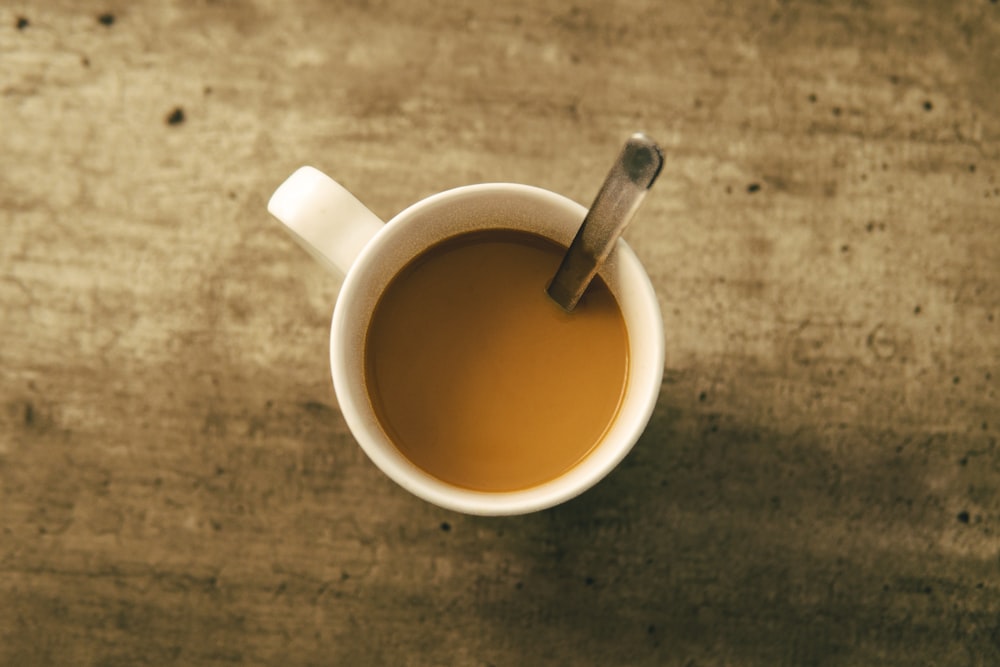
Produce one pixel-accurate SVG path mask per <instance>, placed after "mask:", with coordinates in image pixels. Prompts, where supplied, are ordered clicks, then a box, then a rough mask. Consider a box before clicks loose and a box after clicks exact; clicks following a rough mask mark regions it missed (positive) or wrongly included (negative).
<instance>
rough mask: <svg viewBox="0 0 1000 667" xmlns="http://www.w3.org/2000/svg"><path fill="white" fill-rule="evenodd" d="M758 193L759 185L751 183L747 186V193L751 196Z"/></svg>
mask: <svg viewBox="0 0 1000 667" xmlns="http://www.w3.org/2000/svg"><path fill="white" fill-rule="evenodd" d="M759 191H760V183H751V184H750V185H748V186H747V192H749V193H750V194H753V193H755V192H759Z"/></svg>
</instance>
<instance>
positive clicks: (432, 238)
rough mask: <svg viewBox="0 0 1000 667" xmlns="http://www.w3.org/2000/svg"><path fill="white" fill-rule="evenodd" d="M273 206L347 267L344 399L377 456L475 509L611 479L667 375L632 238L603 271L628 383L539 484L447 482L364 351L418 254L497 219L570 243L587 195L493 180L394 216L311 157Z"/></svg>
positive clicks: (342, 321)
mask: <svg viewBox="0 0 1000 667" xmlns="http://www.w3.org/2000/svg"><path fill="white" fill-rule="evenodd" d="M268 210H269V211H270V213H271V214H272V215H274V216H275V217H276V218H277V219H278V220H280V221H281V222H282V223H283V224H284V226H285V229H286V230H287V231H288V232H289V233H290V234H291V235H292V237H293V238H294V239H295V240H296V241H298V242H299V244H300V245H302V247H303V248H304V249H305V250H306V251H307V252H308V253H309V254H310V255H312V256H313V257H315V258H316V259H317V260H319V261H320V262H321V263H322V264H323V265H324V266H326V267H327V268H328V269H330V270H331V271H333V272H335V273H339V274H342V275H343V276H344V282H343V284H342V286H341V289H340V293H339V295H338V297H337V303H336V306H335V308H334V313H333V323H332V327H331V331H330V366H331V370H332V374H333V384H334V390H335V392H336V395H337V401H338V403H339V405H340V410H341V412H342V414H343V416H344V419H345V421H346V422H347V425H348V428H350V430H351V432H352V434H353V435H354V437H355V438H356V439H357V441H358V444H359V445H360V446H361V447H362V449H363V450H364V451H365V453H366V454H367V455H368V457H369V458H370V459H371V460H372V462H373V463H374V464H375V465H376V466H377V467H378V468H379V469H381V470H382V471H383V472H384V473H385V474H386V475H388V476H389V477H390V478H391V479H392V480H394V481H395V482H396V483H398V484H399V485H400V486H402V487H403V488H405V489H407V490H408V491H410V492H411V493H413V494H414V495H416V496H418V497H420V498H423V499H424V500H427V501H429V502H431V503H434V504H436V505H438V506H440V507H444V508H447V509H451V510H455V511H459V512H464V513H467V514H479V515H507V514H523V513H527V512H533V511H537V510H541V509H545V508H548V507H551V506H553V505H557V504H559V503H561V502H564V501H566V500H569V499H570V498H573V497H574V496H576V495H578V494H580V493H582V492H583V491H585V490H586V489H588V488H590V487H591V486H593V485H594V484H596V483H597V482H598V481H600V480H601V479H602V478H603V477H604V476H605V475H607V474H608V473H609V472H610V471H611V470H612V469H613V468H614V467H615V466H616V465H617V464H618V463H619V462H620V461H621V460H622V459H623V458H624V457H625V456H626V455H627V454H628V452H629V451H630V450H631V449H632V447H633V445H635V443H636V441H637V440H638V439H639V436H640V435H641V434H642V432H643V431H644V429H645V428H646V425H647V424H648V422H649V419H650V417H651V416H652V413H653V409H654V407H655V405H656V400H657V397H658V395H659V391H660V383H661V381H662V379H663V362H664V336H663V320H662V317H661V315H660V309H659V304H658V302H657V299H656V294H655V293H654V291H653V286H652V284H651V283H650V280H649V277H648V276H647V275H646V272H645V270H644V269H643V268H642V265H641V264H640V262H639V260H638V258H637V257H636V255H635V253H634V252H633V251H632V249H631V248H629V247H628V245H627V244H626V243H625V241H624V240H619V241H618V242H617V245H616V247H615V249H614V250H613V251H612V253H611V255H610V257H609V258H608V261H607V262H606V263H605V265H604V266H603V268H602V269H601V272H600V275H601V277H602V278H603V279H604V281H605V282H606V283H607V285H608V288H609V289H610V291H611V293H612V294H613V295H614V297H615V299H616V300H617V302H618V305H619V307H620V309H621V312H622V316H623V319H624V322H625V329H626V334H627V338H628V350H629V352H628V369H627V373H626V377H627V380H626V385H625V390H624V394H623V397H622V400H621V404H620V406H619V409H618V412H617V414H616V416H615V417H614V419H613V421H612V423H611V424H610V426H609V427H608V429H607V430H606V431H605V433H604V436H603V437H602V439H601V440H600V441H599V442H598V443H597V444H596V445H595V446H594V447H593V448H592V449H591V450H590V452H589V453H588V454H587V455H586V456H585V457H584V458H583V459H582V460H581V461H580V462H578V463H577V464H576V465H574V466H573V467H571V468H570V469H569V470H567V471H566V472H564V473H563V474H562V475H560V476H558V477H556V478H555V479H552V480H550V481H548V482H545V483H542V484H540V485H538V486H534V487H531V488H527V489H523V490H516V491H503V492H491V491H476V490H471V489H466V488H462V487H458V486H454V485H452V484H449V483H446V482H444V481H442V480H440V479H437V478H436V477H434V476H432V475H431V474H429V473H427V472H426V471H424V470H422V469H421V468H419V467H417V466H416V465H415V464H413V463H412V462H410V460H409V459H407V458H406V457H405V456H404V455H403V454H402V453H401V452H400V451H399V449H397V448H396V446H395V445H394V444H393V443H392V441H391V439H390V438H389V437H388V436H387V435H386V433H385V430H384V429H383V428H382V426H381V424H380V423H379V420H378V417H377V415H376V413H375V410H374V408H373V406H372V401H371V399H370V398H369V396H368V388H367V386H366V380H365V361H364V348H365V336H366V333H367V330H368V325H369V322H370V321H371V318H372V314H373V312H374V310H375V307H376V305H377V304H378V301H379V298H380V296H381V295H382V293H383V291H384V290H385V289H386V287H387V286H388V284H389V283H390V281H391V280H392V279H393V278H394V277H395V276H396V274H397V273H399V271H400V270H401V269H403V268H404V267H405V266H406V265H407V264H408V263H409V262H410V261H411V260H412V259H414V258H415V257H417V256H418V255H420V254H421V253H422V252H423V251H424V250H426V249H428V248H430V247H432V246H434V245H436V244H438V243H439V242H441V241H443V240H445V239H448V238H451V237H454V236H456V235H459V234H463V233H466V232H472V231H480V230H485V229H491V228H502V229H511V230H517V231H526V232H532V233H534V234H540V235H542V236H545V237H547V238H550V239H552V240H554V241H556V242H557V243H559V244H561V245H562V246H564V247H565V246H568V245H569V244H570V242H571V241H572V240H573V237H574V235H575V234H576V232H577V230H578V229H579V227H580V223H581V222H582V221H583V218H584V216H585V215H586V212H587V211H586V209H585V208H584V207H583V206H581V205H580V204H577V203H576V202H574V201H572V200H570V199H567V198H566V197H563V196H562V195H558V194H556V193H553V192H550V191H548V190H544V189H541V188H537V187H533V186H529V185H520V184H514V183H484V184H479V185H468V186H463V187H459V188H455V189H452V190H447V191H445V192H441V193H438V194H436V195H432V196H430V197H428V198H426V199H423V200H421V201H419V202H417V203H415V204H413V205H411V206H410V207H408V208H406V209H405V210H404V211H402V212H401V213H399V214H398V215H396V216H395V217H393V218H392V219H391V220H389V221H388V222H386V223H383V222H382V220H380V219H379V218H378V217H377V216H376V215H375V214H373V213H372V212H371V211H369V210H368V209H367V208H366V207H365V206H364V205H363V204H362V203H361V202H360V201H358V200H357V199H356V198H355V197H354V196H353V195H352V194H351V193H350V192H348V191H347V190H346V189H344V188H343V187H342V186H340V185H339V184H338V183H336V182H335V181H333V180H332V179H330V178H329V177H328V176H326V175H324V174H323V173H321V172H320V171H318V170H316V169H314V168H312V167H302V168H300V169H299V170H297V171H296V172H295V173H293V174H292V175H291V176H290V177H289V178H288V179H287V180H286V181H285V182H284V183H283V184H282V185H281V186H280V187H278V189H277V190H276V191H275V193H274V195H273V196H272V197H271V200H270V202H269V203H268Z"/></svg>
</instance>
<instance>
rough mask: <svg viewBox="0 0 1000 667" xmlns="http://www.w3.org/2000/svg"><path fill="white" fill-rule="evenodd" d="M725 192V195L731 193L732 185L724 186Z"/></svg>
mask: <svg viewBox="0 0 1000 667" xmlns="http://www.w3.org/2000/svg"><path fill="white" fill-rule="evenodd" d="M726 194H727V195H731V194H733V187H732V186H731V185H727V186H726Z"/></svg>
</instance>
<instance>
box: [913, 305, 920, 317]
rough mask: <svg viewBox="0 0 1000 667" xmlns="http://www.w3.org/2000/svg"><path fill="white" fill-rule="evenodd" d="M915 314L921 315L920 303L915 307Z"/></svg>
mask: <svg viewBox="0 0 1000 667" xmlns="http://www.w3.org/2000/svg"><path fill="white" fill-rule="evenodd" d="M913 314H914V315H919V314H920V306H919V305H917V306H914V307H913Z"/></svg>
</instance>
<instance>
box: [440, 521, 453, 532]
mask: <svg viewBox="0 0 1000 667" xmlns="http://www.w3.org/2000/svg"><path fill="white" fill-rule="evenodd" d="M441 530H443V531H444V532H446V533H447V532H448V531H449V530H451V524H450V523H448V522H447V521H442V522H441Z"/></svg>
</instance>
